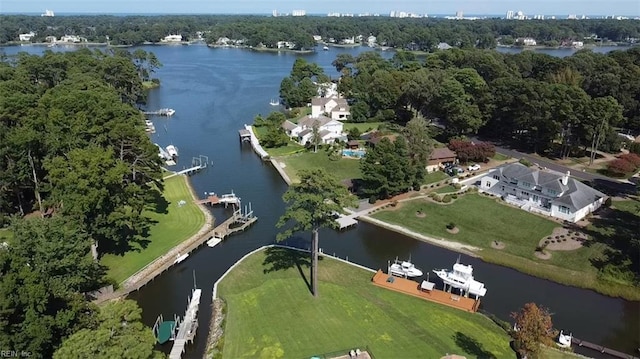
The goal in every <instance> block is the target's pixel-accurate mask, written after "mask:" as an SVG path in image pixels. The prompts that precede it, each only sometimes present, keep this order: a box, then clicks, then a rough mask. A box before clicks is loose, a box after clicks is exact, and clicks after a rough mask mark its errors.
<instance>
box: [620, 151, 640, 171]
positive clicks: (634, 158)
mask: <svg viewBox="0 0 640 359" xmlns="http://www.w3.org/2000/svg"><path fill="white" fill-rule="evenodd" d="M618 158H619V159H621V160H625V161H627V162H630V163H631V164H633V165H634V166H635V167H636V168H638V167H640V156H639V155H637V154H635V153H625V154H622V155H620V156H618Z"/></svg>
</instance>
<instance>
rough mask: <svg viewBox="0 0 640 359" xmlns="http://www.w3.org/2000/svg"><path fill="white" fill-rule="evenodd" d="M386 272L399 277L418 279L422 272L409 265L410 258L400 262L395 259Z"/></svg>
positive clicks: (411, 264)
mask: <svg viewBox="0 0 640 359" xmlns="http://www.w3.org/2000/svg"><path fill="white" fill-rule="evenodd" d="M388 272H389V273H390V274H393V275H396V276H399V277H420V276H421V275H422V271H421V270H420V269H418V268H416V266H415V265H413V263H411V258H409V260H406V261H400V260H398V258H397V257H396V260H395V261H394V262H393V264H391V265H389V270H388Z"/></svg>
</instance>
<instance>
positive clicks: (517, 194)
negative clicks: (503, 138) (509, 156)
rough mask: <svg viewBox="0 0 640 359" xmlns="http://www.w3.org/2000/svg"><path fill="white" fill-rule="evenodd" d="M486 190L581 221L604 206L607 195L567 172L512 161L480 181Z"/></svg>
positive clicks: (546, 212) (523, 206)
mask: <svg viewBox="0 0 640 359" xmlns="http://www.w3.org/2000/svg"><path fill="white" fill-rule="evenodd" d="M480 189H481V190H482V191H485V192H488V193H491V194H494V195H496V196H499V197H502V198H503V199H504V200H505V201H507V202H508V203H511V204H514V205H516V206H518V207H520V208H521V209H523V210H525V211H530V212H535V213H540V214H543V215H546V216H550V217H554V218H558V219H561V220H565V221H569V222H578V221H579V220H581V219H582V218H584V217H585V216H586V215H588V214H589V213H592V212H593V211H595V210H597V209H598V208H600V206H602V204H603V203H604V200H605V198H606V195H605V194H603V193H602V192H600V191H597V190H595V189H593V188H591V187H589V186H587V185H585V184H584V183H582V182H580V181H578V180H576V179H574V178H571V177H570V173H569V172H567V173H565V174H562V173H559V172H555V171H551V170H539V169H534V168H529V167H527V166H524V165H522V164H520V163H511V164H508V165H504V166H500V167H498V168H495V169H493V170H491V171H489V173H488V174H487V175H486V176H484V177H483V178H482V179H481V180H480Z"/></svg>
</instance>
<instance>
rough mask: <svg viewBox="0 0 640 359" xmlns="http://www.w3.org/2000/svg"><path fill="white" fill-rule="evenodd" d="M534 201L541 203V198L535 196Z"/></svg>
mask: <svg viewBox="0 0 640 359" xmlns="http://www.w3.org/2000/svg"><path fill="white" fill-rule="evenodd" d="M533 201H534V202H539V201H540V197H538V196H537V195H535V194H534V195H533Z"/></svg>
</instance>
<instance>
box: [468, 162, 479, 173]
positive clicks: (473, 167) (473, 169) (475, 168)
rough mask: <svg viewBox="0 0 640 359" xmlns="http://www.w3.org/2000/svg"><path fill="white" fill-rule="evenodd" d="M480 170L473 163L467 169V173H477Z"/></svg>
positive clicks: (477, 165)
mask: <svg viewBox="0 0 640 359" xmlns="http://www.w3.org/2000/svg"><path fill="white" fill-rule="evenodd" d="M478 170H480V165H479V164H477V163H474V164H472V165H469V167H467V171H478Z"/></svg>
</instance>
